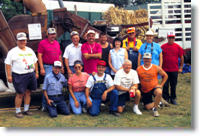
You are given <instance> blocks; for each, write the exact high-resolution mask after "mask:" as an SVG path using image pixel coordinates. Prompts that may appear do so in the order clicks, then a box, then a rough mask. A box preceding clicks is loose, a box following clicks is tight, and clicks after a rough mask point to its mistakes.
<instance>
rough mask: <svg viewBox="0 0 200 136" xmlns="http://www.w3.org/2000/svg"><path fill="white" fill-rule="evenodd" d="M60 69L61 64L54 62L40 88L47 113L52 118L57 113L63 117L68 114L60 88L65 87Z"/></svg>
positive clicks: (65, 82)
mask: <svg viewBox="0 0 200 136" xmlns="http://www.w3.org/2000/svg"><path fill="white" fill-rule="evenodd" d="M61 69H62V63H61V62H60V61H55V62H54V64H53V72H51V73H50V74H48V75H47V76H45V79H44V84H43V87H42V89H43V92H44V96H45V98H46V100H47V109H48V113H49V115H50V116H51V117H52V118H54V117H57V113H61V114H63V115H69V114H70V111H69V108H68V107H67V104H66V102H65V101H64V96H63V95H62V88H63V85H64V86H67V80H66V79H65V77H64V76H63V75H62V74H60V71H61Z"/></svg>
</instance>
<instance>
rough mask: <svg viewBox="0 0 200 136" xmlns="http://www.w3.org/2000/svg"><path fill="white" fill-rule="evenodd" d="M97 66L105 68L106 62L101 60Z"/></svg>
mask: <svg viewBox="0 0 200 136" xmlns="http://www.w3.org/2000/svg"><path fill="white" fill-rule="evenodd" d="M97 66H104V67H106V62H105V61H103V60H100V61H99V62H98V63H97Z"/></svg>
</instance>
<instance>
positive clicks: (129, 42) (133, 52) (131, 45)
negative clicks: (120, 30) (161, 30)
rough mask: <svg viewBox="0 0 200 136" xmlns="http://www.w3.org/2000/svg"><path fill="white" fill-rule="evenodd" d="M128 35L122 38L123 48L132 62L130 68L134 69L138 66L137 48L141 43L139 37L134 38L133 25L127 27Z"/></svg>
mask: <svg viewBox="0 0 200 136" xmlns="http://www.w3.org/2000/svg"><path fill="white" fill-rule="evenodd" d="M127 34H128V37H127V38H126V39H125V40H123V48H125V49H126V50H127V52H128V59H129V60H131V62H132V69H134V70H136V69H137V67H138V50H139V49H140V46H141V45H142V42H141V41H140V40H139V39H136V37H135V35H136V32H135V27H130V28H128V29H127Z"/></svg>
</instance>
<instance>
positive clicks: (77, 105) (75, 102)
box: [74, 100, 79, 108]
mask: <svg viewBox="0 0 200 136" xmlns="http://www.w3.org/2000/svg"><path fill="white" fill-rule="evenodd" d="M74 105H75V107H76V108H78V107H79V103H78V101H77V100H76V101H74Z"/></svg>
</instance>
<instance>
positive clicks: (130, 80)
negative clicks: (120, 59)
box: [114, 59, 142, 115]
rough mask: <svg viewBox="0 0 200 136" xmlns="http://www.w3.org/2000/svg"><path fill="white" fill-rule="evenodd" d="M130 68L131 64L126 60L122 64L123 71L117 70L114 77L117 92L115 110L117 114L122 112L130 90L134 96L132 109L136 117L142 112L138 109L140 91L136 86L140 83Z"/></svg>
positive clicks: (135, 73)
mask: <svg viewBox="0 0 200 136" xmlns="http://www.w3.org/2000/svg"><path fill="white" fill-rule="evenodd" d="M131 67H132V62H131V61H130V60H128V59H126V60H124V63H123V69H120V70H118V71H117V73H116V75H115V79H114V85H115V87H116V89H117V90H118V107H117V110H118V112H119V113H122V112H123V110H124V106H125V104H126V99H127V96H128V97H130V96H129V92H130V91H131V90H132V91H133V94H135V99H134V102H135V105H134V107H133V112H134V113H136V114H137V115H142V112H141V111H140V110H139V108H138V104H139V102H140V97H141V93H140V90H139V89H138V84H139V83H140V81H139V79H138V75H137V72H136V71H135V70H133V69H131Z"/></svg>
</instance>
